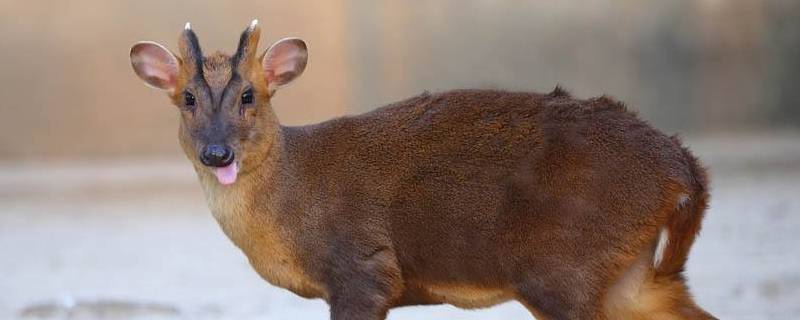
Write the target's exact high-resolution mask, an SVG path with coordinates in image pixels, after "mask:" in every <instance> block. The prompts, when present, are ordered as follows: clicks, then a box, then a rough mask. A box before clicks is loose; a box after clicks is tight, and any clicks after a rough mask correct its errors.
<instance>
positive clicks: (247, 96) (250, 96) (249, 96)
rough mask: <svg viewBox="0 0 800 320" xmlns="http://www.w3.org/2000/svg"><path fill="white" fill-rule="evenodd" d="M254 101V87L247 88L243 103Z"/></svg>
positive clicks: (243, 94)
mask: <svg viewBox="0 0 800 320" xmlns="http://www.w3.org/2000/svg"><path fill="white" fill-rule="evenodd" d="M251 103H253V89H247V90H245V91H244V92H243V93H242V104H251Z"/></svg>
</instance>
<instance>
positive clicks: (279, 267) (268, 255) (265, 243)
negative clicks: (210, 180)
mask: <svg viewBox="0 0 800 320" xmlns="http://www.w3.org/2000/svg"><path fill="white" fill-rule="evenodd" d="M211 191H212V192H207V194H206V196H207V199H208V205H209V209H210V210H211V212H212V214H213V215H214V218H215V219H216V220H217V222H218V223H219V225H220V227H221V228H222V230H223V232H224V233H225V234H226V235H227V236H228V238H229V239H231V241H233V243H234V244H235V245H236V246H237V247H239V248H240V249H241V250H242V252H244V254H245V255H246V256H247V258H248V260H249V261H250V265H251V266H252V267H253V269H255V270H256V272H257V273H258V274H259V275H260V276H261V277H262V278H264V280H267V282H269V283H271V284H273V285H275V286H278V287H282V288H285V289H288V290H291V291H292V292H294V293H296V294H298V295H301V296H304V297H324V290H322V288H321V286H319V285H318V284H317V283H316V282H315V281H313V280H312V279H311V278H310V277H309V276H308V275H307V273H306V272H305V270H303V268H302V267H301V266H300V263H298V257H297V254H296V249H295V248H294V246H293V245H292V244H291V241H290V239H287V232H285V229H286V228H285V227H284V226H279V225H276V223H275V220H274V219H273V218H272V217H274V216H273V215H272V212H270V210H269V208H268V207H267V206H264V205H261V206H260V205H259V204H258V203H254V202H253V201H247V199H246V197H245V196H244V195H243V194H239V193H237V192H236V191H235V190H223V191H219V190H216V192H214V190H211Z"/></svg>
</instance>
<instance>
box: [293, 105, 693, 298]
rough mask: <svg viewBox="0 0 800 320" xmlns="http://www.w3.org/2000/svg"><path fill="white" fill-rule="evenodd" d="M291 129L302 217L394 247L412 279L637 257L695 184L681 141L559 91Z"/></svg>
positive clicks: (492, 277)
mask: <svg viewBox="0 0 800 320" xmlns="http://www.w3.org/2000/svg"><path fill="white" fill-rule="evenodd" d="M286 130H287V131H286V133H287V149H288V150H289V151H290V152H288V154H290V155H292V158H291V159H288V160H287V162H292V165H291V166H292V167H293V168H294V169H293V171H292V172H294V176H295V178H296V179H297V180H298V181H304V182H306V183H298V185H303V186H305V187H303V188H305V189H303V190H302V191H300V190H295V191H294V192H293V193H294V194H296V195H298V196H300V197H304V198H303V199H304V200H303V201H305V202H306V204H305V205H304V206H305V207H304V208H303V209H302V210H306V211H313V212H317V213H320V212H328V213H330V215H327V214H325V213H320V215H319V216H316V217H315V219H322V220H325V219H331V220H336V221H338V222H334V221H330V223H325V222H321V223H320V225H334V226H336V227H335V228H342V229H347V231H346V232H345V233H347V232H350V233H359V232H360V233H365V234H370V235H369V236H366V237H368V238H370V239H369V240H368V241H367V242H369V241H374V242H382V241H384V242H386V243H389V244H390V245H391V246H392V247H393V250H394V251H395V252H396V254H397V257H398V260H399V262H400V264H401V265H402V266H403V270H404V273H408V275H407V276H408V277H409V279H407V281H409V282H410V283H412V282H420V283H431V282H435V283H439V284H442V283H444V284H445V285H446V283H448V282H450V281H452V283H462V284H463V283H464V281H477V280H476V279H480V281H481V283H482V285H484V286H485V285H486V284H487V283H498V285H500V284H501V283H505V282H511V281H514V278H515V277H523V276H525V275H529V274H531V273H535V272H537V271H539V270H541V271H542V272H545V271H546V272H553V270H558V269H559V268H563V267H565V266H568V267H569V268H580V267H579V266H580V265H586V266H587V267H588V266H592V265H594V266H597V264H603V263H612V260H611V259H610V258H609V257H612V256H615V255H620V254H625V255H630V254H633V255H635V254H636V253H638V252H639V250H640V248H641V247H642V246H643V245H645V242H647V241H651V239H650V238H645V237H644V236H642V234H643V233H642V231H641V230H650V229H653V231H652V233H653V234H654V232H655V231H654V230H655V229H654V228H656V227H657V226H658V225H659V224H661V223H663V221H664V220H665V219H666V213H662V211H664V209H663V208H665V207H666V206H667V205H669V206H671V207H674V201H673V200H674V199H671V197H673V195H674V193H675V191H676V190H681V188H685V185H686V184H687V183H689V182H688V181H692V180H691V177H689V176H688V175H689V173H688V172H690V170H689V168H688V166H689V164H688V163H687V160H686V159H685V157H684V154H683V152H682V149H681V147H680V144H679V143H677V141H676V140H674V139H672V138H669V137H667V136H665V135H663V134H661V133H660V132H658V131H656V130H655V129H653V128H651V127H650V126H649V125H648V124H646V123H644V122H643V121H641V120H639V119H637V117H636V116H635V114H633V113H631V112H629V111H627V110H626V109H625V107H624V106H623V105H621V104H620V103H618V102H616V101H613V100H611V99H609V98H605V97H601V98H595V99H589V100H578V99H574V98H571V97H569V95H567V94H566V93H564V92H562V91H560V90H558V89H557V90H556V91H554V92H553V93H550V94H546V95H544V94H536V93H517V92H503V91H490V90H463V91H450V92H444V93H438V94H427V93H426V94H423V95H420V96H417V97H414V98H411V99H408V100H405V101H401V102H397V103H394V104H391V105H389V106H386V107H383V108H380V109H377V110H375V111H372V112H369V113H366V114H363V115H359V116H355V117H346V118H340V119H336V120H332V121H329V122H325V123H322V124H318V125H314V126H309V127H302V128H287V129H286ZM300 159H302V160H300ZM351 229H352V230H351ZM587 235H589V236H588V237H587ZM314 241H316V240H314ZM623 243H624V245H621V244H623ZM511 257H513V259H514V260H515V261H517V262H520V261H524V263H510V262H509V259H511ZM573 262H574V263H573ZM578 262H580V263H578ZM572 271H573V272H578V271H580V270H572Z"/></svg>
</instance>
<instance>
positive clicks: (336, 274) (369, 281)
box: [327, 246, 403, 320]
mask: <svg viewBox="0 0 800 320" xmlns="http://www.w3.org/2000/svg"><path fill="white" fill-rule="evenodd" d="M342 251H345V250H342ZM342 251H339V253H337V254H336V256H335V257H332V258H333V263H332V265H333V266H332V268H331V272H330V273H329V279H328V281H327V282H328V288H329V292H330V297H329V299H328V303H329V304H330V308H331V319H332V320H383V319H385V318H386V314H387V313H388V312H389V308H391V307H392V305H393V304H394V302H395V301H396V300H397V298H398V297H399V296H400V295H401V294H402V291H403V284H402V279H401V273H400V269H399V267H398V266H397V259H396V258H395V255H394V252H393V251H392V250H391V249H389V248H388V247H385V246H375V247H371V248H370V247H367V248H364V247H362V248H360V250H353V251H349V252H346V253H342Z"/></svg>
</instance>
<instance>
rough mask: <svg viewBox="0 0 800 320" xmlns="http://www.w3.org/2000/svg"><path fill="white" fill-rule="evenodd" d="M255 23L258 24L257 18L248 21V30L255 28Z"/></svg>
mask: <svg viewBox="0 0 800 320" xmlns="http://www.w3.org/2000/svg"><path fill="white" fill-rule="evenodd" d="M257 25H258V19H253V22H250V31H253V30H255V28H256V26H257Z"/></svg>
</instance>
